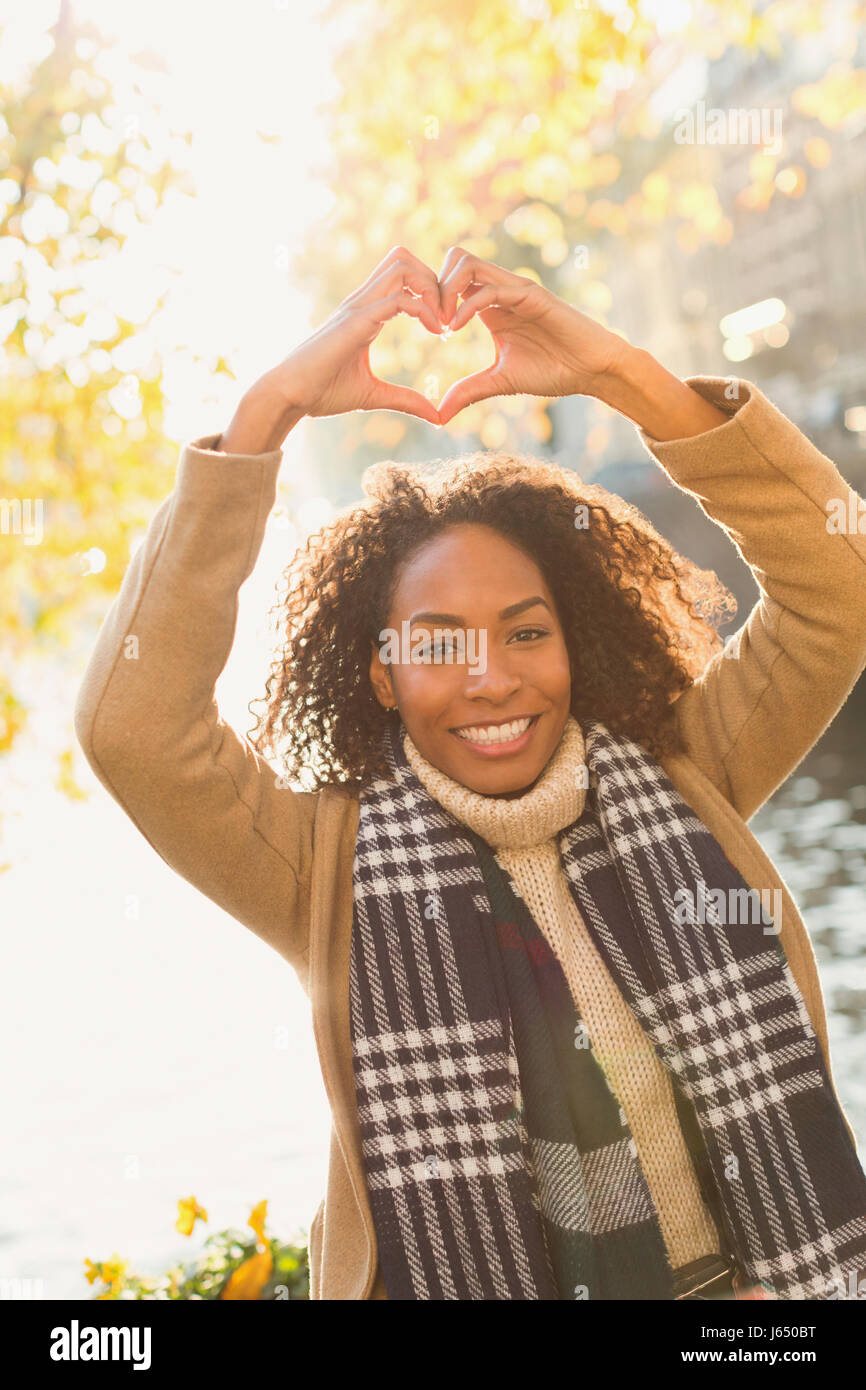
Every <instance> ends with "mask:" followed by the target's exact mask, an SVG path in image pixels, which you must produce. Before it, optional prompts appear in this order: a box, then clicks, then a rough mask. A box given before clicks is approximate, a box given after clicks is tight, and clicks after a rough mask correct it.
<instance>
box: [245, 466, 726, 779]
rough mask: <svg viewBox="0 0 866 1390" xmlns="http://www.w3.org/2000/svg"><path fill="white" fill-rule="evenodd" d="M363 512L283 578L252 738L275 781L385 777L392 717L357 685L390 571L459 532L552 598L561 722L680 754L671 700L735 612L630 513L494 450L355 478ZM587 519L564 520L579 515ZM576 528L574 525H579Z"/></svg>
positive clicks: (715, 585) (385, 600) (331, 530)
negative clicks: (484, 537) (566, 695)
mask: <svg viewBox="0 0 866 1390" xmlns="http://www.w3.org/2000/svg"><path fill="white" fill-rule="evenodd" d="M362 489H363V492H364V494H365V498H364V500H363V501H361V502H359V503H356V504H354V505H353V506H351V507H349V508H347V509H345V510H344V512H343V513H342V514H341V515H339V517H338V518H337V519H336V520H334V521H333V522H331V523H330V524H329V525H327V526H325V527H324V528H323V529H322V530H320V531H318V532H316V533H315V534H314V535H312V536H310V537H309V539H308V541H307V542H306V545H305V546H304V547H303V548H302V549H300V550H299V551H298V552H297V554H296V555H295V556H294V558H293V560H292V561H291V563H290V564H289V566H288V567H287V569H286V570H285V572H284V574H283V580H282V584H281V585H280V589H281V590H282V591H283V592H282V596H281V597H280V598H279V600H278V603H277V604H276V606H275V610H274V609H272V613H273V612H274V611H276V612H277V614H278V617H279V621H280V627H281V628H282V633H281V641H280V646H279V649H278V651H277V653H276V655H275V657H274V660H273V664H272V667H271V672H270V675H269V677H268V680H267V685H266V694H265V695H264V696H263V697H262V698H261V699H259V700H253V701H251V702H250V705H249V708H250V711H251V713H253V714H255V711H254V710H253V706H254V705H261V704H264V705H265V710H264V712H263V713H262V714H261V715H258V716H255V717H256V719H257V724H256V726H255V728H254V730H253V731H252V732H251V734H250V738H251V742H252V743H253V746H254V747H255V748H256V749H257V750H258V751H259V752H260V753H261V754H262V755H263V756H265V757H268V758H273V757H277V758H279V759H281V760H282V762H283V765H284V767H285V770H286V775H287V777H288V778H291V779H293V780H295V781H299V782H300V783H301V784H302V785H303V784H304V783H309V782H310V781H312V785H313V787H314V788H318V787H322V786H326V785H343V786H346V785H354V786H358V787H361V786H364V785H366V784H368V783H369V782H370V781H372V780H373V779H374V778H375V777H376V776H381V775H383V774H386V771H387V769H386V765H385V762H384V758H383V754H382V747H381V745H382V738H383V734H384V732H385V729H386V728H387V726H388V724H389V722H390V721H393V720H398V719H399V714H398V713H397V712H396V711H386V710H384V709H383V708H382V706H381V705H380V704H379V702H378V700H377V699H376V696H375V694H374V692H373V686H372V684H371V681H370V674H369V665H370V655H371V643H376V644H378V639H379V633H380V632H381V631H382V629H383V628H384V627H385V626H386V623H387V615H388V612H389V609H390V602H391V597H392V594H393V592H394V588H395V585H396V582H397V578H398V574H399V571H400V568H401V566H402V565H403V564H404V563H405V561H406V560H407V559H408V557H409V556H410V555H411V554H412V553H413V551H415V550H416V549H417V548H418V547H420V546H421V545H423V544H424V543H425V542H427V541H429V540H430V539H431V538H433V537H434V536H438V535H440V534H441V533H442V532H443V531H444V530H445V529H446V528H447V527H450V526H453V525H455V524H457V523H460V522H471V523H476V524H479V523H480V524H483V525H487V526H490V527H491V528H493V529H494V530H496V531H497V532H499V533H500V534H501V535H502V536H504V537H505V538H506V539H507V540H509V541H511V542H512V543H513V544H515V545H517V546H519V547H520V548H521V549H522V550H523V551H524V552H525V553H526V554H527V555H529V556H530V557H531V559H532V560H534V562H535V564H536V565H537V566H538V569H539V570H540V571H541V573H542V574H543V576H544V578H545V580H546V582H547V585H548V588H549V589H550V592H551V593H552V595H553V597H554V600H555V602H556V608H557V612H558V617H559V621H560V624H561V626H562V629H563V633H564V636H565V642H566V646H567V649H568V655H569V660H570V663H571V674H572V698H571V712H572V714H573V715H574V717H575V719H576V720H577V721H578V723H585V722H586V721H587V720H590V719H599V720H601V722H602V723H604V724H605V725H606V726H607V727H608V729H610V730H611V731H612V732H617V733H620V734H624V735H627V736H628V737H629V738H631V739H634V740H635V741H636V742H638V743H641V744H643V746H644V747H645V748H646V749H647V750H648V751H649V752H650V753H651V754H652V755H653V756H655V757H659V756H663V755H664V754H666V753H673V752H678V751H682V741H681V739H680V737H679V735H678V732H677V729H676V726H675V721H674V716H673V711H672V708H671V703H672V701H673V700H674V699H675V698H676V697H677V696H678V695H679V694H680V693H681V692H682V691H683V690H685V689H687V688H688V686H690V685H691V684H692V683H693V682H694V680H695V679H696V677H697V676H699V675H700V673H701V672H702V671H703V669H704V668H705V666H706V664H707V662H708V661H709V660H710V658H711V657H712V656H713V655H714V654H715V653H716V652H717V651H719V650H721V648H722V645H723V644H722V639H721V637H720V635H719V633H718V631H717V625H718V624H719V623H720V622H721V621H722V620H724V619H726V618H727V617H728V616H730V615H731V614H732V613H735V612H736V606H737V605H736V600H735V599H734V597H733V595H732V594H731V593H730V592H729V591H728V590H727V589H726V588H725V587H724V585H723V584H722V583H721V581H720V580H719V578H718V576H717V575H716V574H715V573H714V572H713V571H707V570H702V569H699V568H698V566H697V565H695V564H694V563H693V562H692V561H691V560H688V559H686V558H684V557H683V556H681V555H679V554H677V552H676V551H674V550H673V548H672V547H671V546H670V545H669V543H668V542H667V541H665V540H664V539H663V537H661V536H660V535H659V534H658V532H657V531H655V529H654V528H653V527H652V526H651V524H650V523H649V521H648V520H647V519H646V518H645V517H644V516H643V515H642V514H641V513H640V512H639V511H638V510H637V508H636V507H634V506H632V505H630V504H629V503H627V502H625V501H624V500H623V499H622V498H621V497H618V496H617V495H616V494H614V493H610V492H608V491H607V490H606V489H605V488H602V487H599V486H597V485H590V484H584V483H583V482H582V481H581V479H580V478H579V477H578V475H577V474H576V473H574V472H572V471H571V470H570V469H566V468H563V467H561V466H560V465H558V464H554V463H552V462H549V461H546V460H542V459H539V458H534V457H532V456H531V455H526V454H519V455H514V454H510V453H504V452H500V451H491V450H479V451H478V452H475V453H470V454H465V455H463V456H462V457H461V458H458V459H454V460H450V461H446V462H445V463H444V466H443V464H442V461H441V460H437V461H435V462H434V463H432V464H421V465H410V464H402V463H394V462H391V461H388V462H385V463H378V464H374V465H373V466H372V467H370V468H368V469H367V470H366V472H365V473H364V476H363V479H362ZM581 505H582V506H583V507H585V508H586V512H585V513H583V512H581V514H580V522H581V524H579V523H578V520H577V513H578V508H579V506H581ZM586 518H588V524H586V525H584V524H582V523H583V522H584V521H585V520H586Z"/></svg>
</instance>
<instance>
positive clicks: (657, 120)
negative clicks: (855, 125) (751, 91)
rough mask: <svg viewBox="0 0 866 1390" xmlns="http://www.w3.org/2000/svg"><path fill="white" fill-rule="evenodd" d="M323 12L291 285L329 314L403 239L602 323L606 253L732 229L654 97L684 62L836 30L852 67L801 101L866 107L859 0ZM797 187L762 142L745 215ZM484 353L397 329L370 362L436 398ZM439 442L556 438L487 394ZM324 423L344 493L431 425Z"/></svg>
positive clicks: (401, 320) (483, 341)
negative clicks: (476, 260) (516, 275)
mask: <svg viewBox="0 0 866 1390" xmlns="http://www.w3.org/2000/svg"><path fill="white" fill-rule="evenodd" d="M326 13H327V17H328V19H329V20H331V21H333V22H334V23H336V24H339V25H340V26H341V32H342V33H343V34H344V40H343V44H342V47H341V51H340V53H339V56H338V60H337V65H336V72H337V77H338V80H339V90H338V93H337V95H336V96H335V97H334V98H333V99H332V100H331V101H329V102H328V103H327V104H326V105H325V106H324V107H323V114H324V116H325V119H326V122H327V126H328V136H329V148H330V150H331V162H330V165H329V167H328V169H327V170H326V171H325V173H324V177H325V180H326V183H327V186H328V187H329V188H330V189H331V190H332V192H333V195H334V204H333V207H332V208H331V210H330V211H329V213H328V214H327V216H326V217H325V218H324V219H323V221H322V222H321V223H320V224H319V225H317V226H314V227H312V228H311V229H310V232H309V237H308V242H307V245H306V248H305V250H304V252H303V253H302V254H301V256H300V257H299V258H298V261H297V264H296V267H295V269H294V271H293V274H294V275H295V276H296V277H297V278H298V279H299V280H300V281H302V282H303V283H305V284H306V285H308V286H310V287H311V288H312V291H313V293H314V294H315V302H316V307H317V310H318V314H319V317H320V318H324V317H325V316H327V315H328V314H329V313H331V312H333V310H334V308H335V307H336V305H337V304H338V303H339V302H340V301H341V300H342V299H344V298H345V297H346V296H347V295H348V294H350V293H352V291H353V290H355V289H356V288H357V287H358V286H359V285H360V284H361V283H363V281H364V280H365V279H366V278H367V276H368V275H369V274H370V271H371V270H372V268H373V267H374V266H375V265H376V264H377V263H378V262H379V261H380V260H381V258H382V257H383V256H384V255H385V254H386V253H387V251H388V250H389V249H390V248H391V247H392V246H394V245H398V244H403V245H405V246H407V247H408V248H409V249H410V250H411V251H413V252H414V253H415V254H416V255H418V256H419V257H420V258H421V259H422V260H424V261H425V262H426V263H427V264H429V265H430V266H431V267H432V268H433V269H434V270H435V271H437V272H438V270H439V269H440V267H441V264H442V261H443V258H444V256H445V253H446V252H447V250H448V248H449V247H451V246H453V245H460V246H463V247H464V248H465V249H466V250H468V251H470V252H474V253H476V254H478V255H481V256H483V257H485V258H486V259H489V260H493V261H496V262H498V263H499V264H501V265H504V266H506V267H508V268H509V269H512V270H515V271H518V272H520V273H523V274H533V275H535V276H536V277H538V278H539V279H543V281H544V283H545V284H548V285H550V286H551V288H554V289H555V290H556V292H557V293H559V294H561V295H563V296H564V297H565V298H567V299H568V300H569V302H571V303H574V304H575V305H576V306H577V307H579V308H581V309H582V310H584V312H586V313H588V314H590V315H592V316H593V317H596V318H598V319H600V320H602V321H603V322H608V313H609V311H612V310H613V306H612V303H611V295H610V292H609V290H608V287H607V285H606V284H605V283H604V280H603V278H602V274H603V258H602V257H601V256H599V255H598V254H597V253H596V252H597V247H598V246H599V245H603V244H605V242H607V241H608V239H609V238H629V239H633V238H637V237H640V236H646V235H650V236H651V235H654V234H656V229H657V228H658V227H659V225H660V224H661V223H663V222H664V223H670V224H672V225H673V226H675V227H676V233H677V241H678V244H679V246H680V247H681V249H682V250H684V251H686V252H694V251H696V250H697V249H698V248H699V247H700V246H702V245H703V244H705V243H711V244H713V243H714V244H721V245H723V244H725V243H726V242H727V241H728V240H730V238H731V235H732V224H731V220H730V218H729V216H728V215H727V210H726V209H724V208H723V207H722V206H721V205H720V203H719V198H718V195H717V191H716V189H715V187H714V186H713V183H712V181H711V178H710V176H709V174H708V169H707V166H706V165H704V167H703V168H702V167H701V159H700V151H697V152H696V151H695V149H694V148H693V147H692V148H685V147H684V146H683V145H681V144H680V145H678V144H675V143H674V142H673V141H672V140H671V139H670V127H671V125H672V123H673V120H672V118H673V112H672V111H668V112H665V111H664V110H663V109H661V110H660V107H659V103H658V101H657V100H656V101H655V102H653V101H651V98H653V97H654V96H656V97H657V95H658V91H659V88H660V87H661V86H662V85H663V84H664V83H665V81H666V80H667V79H668V78H670V77H671V76H675V75H676V73H677V71H678V69H679V68H681V67H682V65H683V64H684V63H685V62H687V61H688V60H689V59H691V58H693V57H695V56H696V55H702V56H703V57H705V58H706V59H708V60H714V59H717V58H720V57H721V56H722V54H723V53H724V52H725V50H726V49H727V48H728V47H729V46H732V45H734V46H737V47H738V48H739V49H741V50H743V51H744V52H745V53H746V55H747V56H748V55H751V56H754V57H757V58H761V57H765V58H766V59H768V60H770V61H771V62H772V61H773V60H775V59H778V58H779V57H780V55H781V54H782V52H783V45H784V44H785V42H786V41H788V42H794V43H800V44H803V43H808V41H809V37H810V35H812V34H815V33H819V32H823V31H824V30H825V28H826V27H827V25H828V23H829V21H830V18H831V17H832V19H833V22H834V25H835V31H836V32H838V33H839V34H841V35H842V36H843V38H842V41H841V46H842V57H840V61H839V62H838V64H836V65H835V66H834V67H833V68H832V69H831V71H830V72H828V73H827V74H826V76H825V77H823V78H822V79H821V80H820V81H819V82H817V83H814V84H811V85H809V86H806V87H803V88H801V89H798V90H796V91H795V92H794V93H793V94H792V98H791V100H792V102H793V104H794V105H795V106H796V108H797V109H798V110H800V111H802V112H803V113H808V114H809V115H811V116H813V117H814V118H815V120H816V122H820V123H822V124H824V125H826V126H833V127H836V126H838V125H840V124H841V123H843V122H844V121H845V119H847V117H848V116H849V115H850V114H851V113H852V112H853V111H858V110H863V109H864V105H866V92H864V81H866V74H864V72H863V71H862V70H858V69H855V68H853V67H852V65H851V63H852V58H853V54H854V50H855V48H856V36H857V33H858V27H859V26H860V25H862V22H863V19H864V6H863V4H862V3H854V0H851V3H850V4H847V5H846V4H845V3H844V0H843V2H842V3H840V0H769V3H767V4H762V5H760V6H758V5H755V4H753V3H751V2H750V0H706V3H703V4H700V5H698V4H695V5H688V4H685V3H683V2H682V0H602V3H595V0H473V3H471V4H467V3H465V0H447V2H446V3H442V0H367V3H358V0H331V3H330V5H329V6H328V9H327V12H326ZM662 106H663V103H662ZM662 132H666V133H667V137H668V138H666V139H665V140H663V141H660V140H659V138H658V137H659V135H660V134H661V133H662ZM828 150H829V146H828V145H827V142H826V141H822V140H821V139H820V137H816V140H815V142H814V143H813V148H812V153H811V155H810V156H809V158H810V162H812V163H814V164H815V165H817V166H820V164H821V163H822V162H826V159H827V158H828ZM805 179H806V171H805V170H804V169H802V168H799V169H796V170H793V171H788V170H785V171H784V174H783V177H782V178H781V179H780V178H779V177H778V169H777V163H776V161H775V160H774V159H773V158H772V157H771V156H766V155H765V154H764V153H763V152H762V151H761V150H758V151H756V155H755V160H754V161H753V164H752V167H751V168H750V170H749V173H748V176H747V179H746V182H745V184H744V186H743V189H742V205H743V206H751V207H754V208H755V209H760V208H762V207H765V206H766V205H767V202H768V201H769V199H770V198H772V197H773V196H783V195H796V194H797V193H798V192H800V191H802V184H803V183H804V182H805ZM323 246H326V247H327V254H326V255H323V254H322V249H321V248H322V247H323ZM590 246H591V247H592V250H593V254H592V257H591V268H590V269H587V268H586V267H587V263H588V257H587V254H586V253H587V251H588V248H589V247H590ZM613 312H615V310H613ZM609 326H610V327H612V328H614V329H616V330H617V331H620V332H622V331H623V330H622V328H621V326H619V325H618V324H617V323H616V322H615V321H611V322H610V323H609ZM492 351H493V348H492V344H491V341H490V338H489V335H488V334H487V332H486V330H485V329H484V327H483V325H482V324H481V323H479V322H478V321H477V320H473V321H472V322H471V323H470V324H469V325H468V326H467V329H466V331H465V332H461V333H460V334H457V335H456V336H455V337H454V338H452V339H450V340H448V341H447V342H445V343H443V342H440V341H438V340H437V339H434V338H433V337H432V336H429V335H427V334H425V332H424V331H423V330H422V329H421V328H419V326H418V324H417V323H416V322H415V321H414V320H411V319H408V318H406V317H405V316H400V317H398V318H396V319H393V320H392V321H391V322H390V323H389V324H387V325H386V327H385V329H384V331H383V333H382V335H381V337H380V338H379V339H378V340H377V342H376V343H375V344H374V346H373V349H372V352H371V364H372V366H373V368H374V370H376V371H377V372H378V373H379V375H381V376H384V377H388V378H389V379H392V380H394V381H400V382H402V383H404V384H407V385H411V386H414V387H415V388H416V389H418V390H421V391H424V392H425V394H427V395H429V396H430V397H431V399H435V400H438V399H440V398H441V396H442V395H443V394H444V391H445V389H446V387H447V386H448V385H450V384H451V383H452V382H453V381H455V380H456V379H457V378H458V377H460V376H463V375H465V374H467V373H469V372H473V371H477V370H479V369H480V368H483V367H484V366H486V365H487V364H488V362H490V361H491V360H492ZM446 428H447V430H448V431H449V432H451V433H452V434H460V435H462V434H465V433H469V434H475V435H477V437H478V440H479V442H480V444H481V445H482V446H484V447H489V448H497V447H500V446H501V445H502V444H503V443H504V441H505V439H506V437H510V438H515V437H516V438H518V439H521V438H522V439H523V440H525V441H526V445H527V447H529V448H533V447H535V446H537V445H544V444H546V443H547V442H548V441H549V440H550V437H551V424H550V421H549V419H548V417H547V412H546V403H545V402H542V401H539V400H536V399H533V398H531V397H523V398H520V399H519V400H507V399H506V400H495V399H494V400H490V401H483V402H479V403H478V404H477V405H474V406H472V407H470V408H469V409H468V410H466V411H464V412H463V413H462V414H461V415H459V416H458V417H456V418H455V420H454V421H453V422H451V423H450V424H449V425H448V426H447V427H446ZM328 429H329V435H328V439H327V441H326V442H325V444H324V447H323V449H322V454H321V457H322V462H323V466H325V467H326V468H327V467H330V468H331V470H332V473H333V475H334V478H335V481H336V483H337V485H338V486H339V483H340V479H341V473H342V475H343V477H347V475H349V474H350V473H351V479H352V481H353V482H354V481H355V480H356V479H357V475H358V472H359V471H360V469H361V468H362V467H363V466H364V464H366V463H367V462H369V461H371V460H372V459H374V458H376V457H379V456H380V455H381V452H382V450H383V449H386V450H392V449H394V448H396V446H398V445H399V446H400V450H401V457H404V458H405V457H409V456H411V455H412V453H413V450H416V449H417V450H422V449H423V444H424V442H426V443H427V444H429V440H430V434H429V427H427V426H425V425H423V424H418V423H417V422H415V421H412V420H410V419H408V418H406V417H401V416H399V415H397V414H396V413H390V412H378V413H371V414H369V415H364V414H363V413H357V414H355V415H353V416H349V417H345V418H343V419H340V420H339V421H337V420H334V421H330V422H328ZM329 460H333V462H329Z"/></svg>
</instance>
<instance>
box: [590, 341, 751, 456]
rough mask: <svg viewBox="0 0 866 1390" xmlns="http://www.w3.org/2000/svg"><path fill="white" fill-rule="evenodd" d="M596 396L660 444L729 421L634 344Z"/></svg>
mask: <svg viewBox="0 0 866 1390" xmlns="http://www.w3.org/2000/svg"><path fill="white" fill-rule="evenodd" d="M595 394H596V395H597V396H598V399H599V400H603V401H604V402H605V404H606V405H609V406H611V408H612V409H614V410H617V411H619V413H620V414H621V415H625V416H626V418H627V419H629V420H631V421H633V422H634V424H636V425H639V426H640V428H641V429H642V430H643V431H644V432H645V433H646V434H648V435H649V436H650V437H651V438H653V439H657V440H660V441H664V440H672V439H686V438H688V437H690V436H692V435H696V434H703V433H704V432H705V431H706V430H710V429H715V428H716V427H717V426H718V425H724V424H726V423H727V422H728V420H729V419H730V416H729V415H726V414H725V413H724V411H721V410H719V409H718V408H717V407H716V406H714V405H711V404H710V402H709V401H707V400H705V399H704V397H703V396H701V395H699V393H698V392H697V391H695V390H693V389H692V387H691V386H687V385H686V383H685V382H684V381H681V380H680V378H679V377H678V376H675V375H674V374H673V372H669V371H668V370H667V368H666V367H663V366H662V364H661V363H660V362H658V361H657V360H656V358H655V357H653V355H652V353H650V352H647V351H646V350H645V349H644V348H636V347H632V346H631V344H628V345H627V346H626V348H625V350H624V351H623V352H622V353H620V354H619V355H618V357H617V360H616V363H615V365H614V366H613V368H612V370H611V371H610V372H608V373H606V374H605V377H604V379H603V380H602V382H601V383H600V384H599V390H598V391H597V392H596V393H595Z"/></svg>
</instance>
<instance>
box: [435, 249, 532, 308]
mask: <svg viewBox="0 0 866 1390" xmlns="http://www.w3.org/2000/svg"><path fill="white" fill-rule="evenodd" d="M521 279H522V277H521V276H519V275H514V274H512V272H511V271H510V270H505V269H504V267H503V266H501V265H495V264H494V262H493V261H483V260H482V259H481V257H480V256H471V255H470V254H469V253H468V252H467V251H462V250H461V248H460V247H459V246H456V247H453V248H452V250H451V251H449V252H448V255H447V256H446V257H445V261H444V263H443V266H442V270H441V271H440V272H439V296H440V299H441V301H442V314H443V322H444V323H450V322H451V320H452V318H453V317H454V313H455V310H456V308H457V299H458V296H460V295H463V294H465V293H466V292H467V291H468V289H469V286H470V285H472V284H473V283H474V284H478V285H493V284H496V285H507V284H510V283H515V284H518V283H520V281H521Z"/></svg>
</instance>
